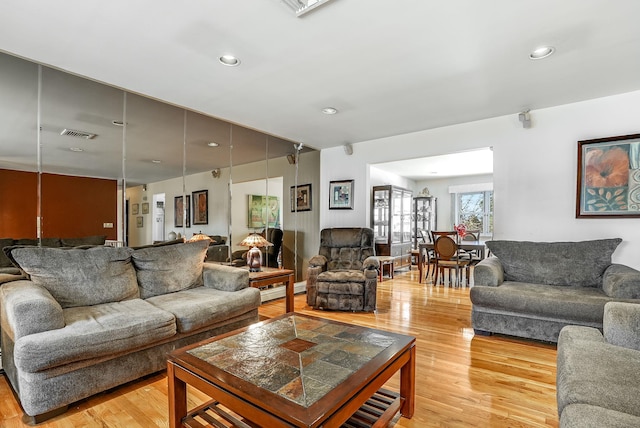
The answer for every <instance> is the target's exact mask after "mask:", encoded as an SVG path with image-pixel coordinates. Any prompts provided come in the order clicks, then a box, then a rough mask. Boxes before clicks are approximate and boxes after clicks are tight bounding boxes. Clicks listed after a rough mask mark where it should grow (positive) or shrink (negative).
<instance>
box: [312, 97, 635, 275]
mask: <svg viewBox="0 0 640 428" xmlns="http://www.w3.org/2000/svg"><path fill="white" fill-rule="evenodd" d="M638 112H640V91H635V92H630V93H626V94H622V95H616V96H611V97H605V98H599V99H595V100H589V101H584V102H580V103H574V104H567V105H564V106H559V107H553V108H547V109H541V110H533V111H532V112H531V116H532V128H530V129H523V128H522V125H521V124H520V122H519V121H518V117H517V112H514V113H513V114H511V115H508V116H502V117H497V118H492V119H486V120H481V121H477V122H469V123H464V124H460V125H454V126H449V127H443V128H438V129H432V130H427V131H421V132H415V133H411V134H404V135H398V136H393V137H388V138H381V139H377V140H371V141H367V142H363V143H357V144H354V145H353V155H352V156H347V155H346V154H345V153H344V151H343V149H342V147H335V148H332V149H326V150H323V151H322V152H321V155H320V157H321V170H320V180H321V182H322V191H321V195H320V197H321V200H322V201H325V202H323V203H322V207H321V209H322V211H321V213H320V227H321V228H323V227H334V226H343V225H362V226H366V225H368V224H369V204H370V195H369V192H370V189H371V182H370V177H369V165H370V164H375V163H380V162H387V161H394V160H402V159H407V158H409V157H424V156H433V155H440V154H446V153H452V152H457V151H462V150H469V149H474V148H481V147H487V146H492V147H493V149H494V174H493V177H494V180H493V181H494V198H495V224H494V228H495V234H494V238H496V239H518V240H535V241H562V240H567V241H579V240H587V239H598V238H609V237H621V238H623V239H624V242H623V243H622V244H620V246H619V247H618V249H617V250H616V252H615V253H614V256H613V260H614V262H616V263H624V264H628V265H629V266H632V267H634V268H637V269H640V258H639V257H638V254H640V219H637V218H631V219H602V218H598V219H576V218H575V203H576V201H575V197H576V171H577V160H576V156H577V141H579V140H587V139H593V138H599V137H609V136H619V135H628V134H633V133H638V132H640V124H639V121H638ZM338 179H354V180H355V190H356V194H355V198H356V200H357V202H356V204H355V205H356V206H355V209H354V210H348V211H345V210H340V211H331V210H329V209H328V206H327V203H326V201H328V199H329V195H328V183H329V181H330V180H338Z"/></svg>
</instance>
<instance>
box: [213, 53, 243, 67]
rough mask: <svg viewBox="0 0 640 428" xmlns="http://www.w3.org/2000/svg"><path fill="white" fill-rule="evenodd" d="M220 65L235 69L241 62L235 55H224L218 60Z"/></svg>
mask: <svg viewBox="0 0 640 428" xmlns="http://www.w3.org/2000/svg"><path fill="white" fill-rule="evenodd" d="M218 61H220V64H222V65H226V66H228V67H235V66H236V65H240V60H239V59H238V58H236V57H235V56H233V55H222V56H221V57H220V58H218Z"/></svg>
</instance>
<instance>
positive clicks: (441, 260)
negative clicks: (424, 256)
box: [431, 231, 471, 286]
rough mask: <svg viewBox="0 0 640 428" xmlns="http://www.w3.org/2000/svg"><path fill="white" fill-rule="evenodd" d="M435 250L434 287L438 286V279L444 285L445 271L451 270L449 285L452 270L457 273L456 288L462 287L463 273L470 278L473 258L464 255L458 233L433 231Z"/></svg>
mask: <svg viewBox="0 0 640 428" xmlns="http://www.w3.org/2000/svg"><path fill="white" fill-rule="evenodd" d="M431 235H432V238H433V249H434V254H435V257H434V258H435V260H434V262H435V267H434V269H435V278H434V281H433V284H434V285H437V284H438V279H439V278H440V279H441V280H442V284H443V285H444V271H445V269H448V270H449V284H452V283H453V281H451V270H455V272H456V282H455V284H456V286H457V285H462V281H461V272H462V271H465V273H466V277H467V278H469V264H470V262H471V258H470V257H469V255H468V254H463V253H462V252H461V251H460V247H459V245H458V242H457V232H456V231H446V232H439V231H432V232H431Z"/></svg>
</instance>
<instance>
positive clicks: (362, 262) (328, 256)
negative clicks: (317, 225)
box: [307, 227, 380, 312]
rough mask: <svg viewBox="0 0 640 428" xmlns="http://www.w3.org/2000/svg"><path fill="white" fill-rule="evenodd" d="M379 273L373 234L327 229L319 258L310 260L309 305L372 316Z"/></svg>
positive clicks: (362, 230)
mask: <svg viewBox="0 0 640 428" xmlns="http://www.w3.org/2000/svg"><path fill="white" fill-rule="evenodd" d="M379 269H380V264H379V262H378V259H377V258H376V257H375V249H374V240H373V230H371V229H368V228H359V227H353V228H331V229H323V230H322V232H320V251H319V255H317V256H313V257H312V258H311V259H310V260H309V269H308V275H307V304H308V305H310V306H312V307H314V308H316V309H330V310H342V311H366V312H372V311H374V310H375V309H376V291H377V286H378V270H379Z"/></svg>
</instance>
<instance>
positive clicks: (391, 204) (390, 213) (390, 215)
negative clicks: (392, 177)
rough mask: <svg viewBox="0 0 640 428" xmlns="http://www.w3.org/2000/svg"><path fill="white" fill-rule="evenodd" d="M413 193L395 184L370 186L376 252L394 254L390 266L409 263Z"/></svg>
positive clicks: (404, 265) (397, 266)
mask: <svg viewBox="0 0 640 428" xmlns="http://www.w3.org/2000/svg"><path fill="white" fill-rule="evenodd" d="M412 196H413V193H412V192H411V191H410V190H407V189H403V188H402V187H397V186H374V187H373V198H372V199H371V201H372V202H371V203H372V207H371V228H372V229H373V233H374V237H375V245H376V255H378V256H394V257H396V260H395V263H394V267H395V268H396V269H397V268H401V267H406V266H411V210H412V202H413V198H412Z"/></svg>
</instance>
